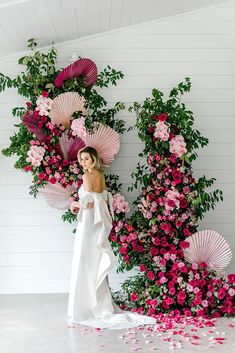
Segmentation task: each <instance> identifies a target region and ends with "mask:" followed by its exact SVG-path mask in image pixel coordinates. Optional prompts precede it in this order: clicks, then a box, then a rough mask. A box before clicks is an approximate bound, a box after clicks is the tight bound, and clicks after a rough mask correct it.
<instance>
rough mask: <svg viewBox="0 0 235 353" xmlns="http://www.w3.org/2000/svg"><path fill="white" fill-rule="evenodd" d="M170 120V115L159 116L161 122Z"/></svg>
mask: <svg viewBox="0 0 235 353" xmlns="http://www.w3.org/2000/svg"><path fill="white" fill-rule="evenodd" d="M167 118H168V115H167V114H166V113H162V114H160V115H159V116H158V120H159V121H166V120H167Z"/></svg>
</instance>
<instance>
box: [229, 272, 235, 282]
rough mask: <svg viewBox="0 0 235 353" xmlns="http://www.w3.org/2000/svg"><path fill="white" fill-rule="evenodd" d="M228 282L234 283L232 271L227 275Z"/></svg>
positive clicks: (234, 275) (234, 277) (234, 278)
mask: <svg viewBox="0 0 235 353" xmlns="http://www.w3.org/2000/svg"><path fill="white" fill-rule="evenodd" d="M228 282H229V283H235V274H234V273H230V274H229V275H228Z"/></svg>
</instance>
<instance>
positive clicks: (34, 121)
mask: <svg viewBox="0 0 235 353" xmlns="http://www.w3.org/2000/svg"><path fill="white" fill-rule="evenodd" d="M39 120H40V117H38V116H37V115H35V114H34V113H29V112H27V113H26V114H25V115H24V116H23V117H22V123H23V125H25V126H26V127H27V128H28V130H29V132H31V133H33V134H35V135H36V136H37V138H38V140H39V141H43V140H44V139H45V137H46V134H45V133H44V132H43V131H42V129H41V128H40V127H39V126H38V122H39Z"/></svg>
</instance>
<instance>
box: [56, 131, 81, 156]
mask: <svg viewBox="0 0 235 353" xmlns="http://www.w3.org/2000/svg"><path fill="white" fill-rule="evenodd" d="M59 145H60V148H61V151H62V153H63V157H64V159H67V160H68V161H75V160H77V153H78V151H79V150H80V149H81V148H83V147H85V143H84V142H83V140H82V139H80V137H74V138H73V137H71V138H69V136H68V134H67V132H63V133H62V135H61V137H60V138H59Z"/></svg>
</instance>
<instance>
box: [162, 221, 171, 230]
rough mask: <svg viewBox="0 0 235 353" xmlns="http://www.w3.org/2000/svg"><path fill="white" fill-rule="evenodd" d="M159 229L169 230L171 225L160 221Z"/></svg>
mask: <svg viewBox="0 0 235 353" xmlns="http://www.w3.org/2000/svg"><path fill="white" fill-rule="evenodd" d="M161 229H162V230H164V232H169V231H170V229H171V226H170V224H169V223H162V224H161Z"/></svg>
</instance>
